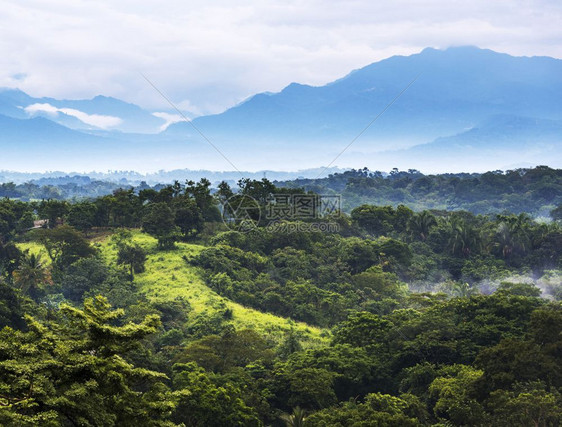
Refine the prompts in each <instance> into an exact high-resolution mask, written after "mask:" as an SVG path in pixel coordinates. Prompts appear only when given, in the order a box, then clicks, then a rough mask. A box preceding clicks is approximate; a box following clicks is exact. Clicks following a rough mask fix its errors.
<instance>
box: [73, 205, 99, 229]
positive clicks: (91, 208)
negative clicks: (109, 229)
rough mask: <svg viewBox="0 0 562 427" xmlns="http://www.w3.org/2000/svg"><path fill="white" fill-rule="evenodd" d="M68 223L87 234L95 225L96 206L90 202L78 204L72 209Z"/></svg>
mask: <svg viewBox="0 0 562 427" xmlns="http://www.w3.org/2000/svg"><path fill="white" fill-rule="evenodd" d="M66 218H67V222H68V224H69V225H71V226H72V227H74V228H76V229H77V230H80V231H83V232H87V231H88V230H90V229H91V228H92V227H93V226H94V223H95V219H96V205H95V204H94V203H90V202H81V203H76V204H75V205H72V206H71V207H70V210H69V211H68V215H67V217H66Z"/></svg>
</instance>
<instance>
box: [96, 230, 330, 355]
mask: <svg viewBox="0 0 562 427" xmlns="http://www.w3.org/2000/svg"><path fill="white" fill-rule="evenodd" d="M133 239H134V241H135V243H137V244H139V245H141V246H142V247H143V248H145V249H146V250H147V252H148V254H149V255H148V259H147V262H146V271H145V272H144V273H142V274H138V275H136V277H135V281H136V282H137V283H138V284H139V285H140V287H141V291H142V292H144V293H145V294H146V296H147V297H148V298H149V299H155V300H172V299H174V298H176V297H182V298H184V299H186V300H187V301H189V303H190V305H191V308H192V311H191V313H190V316H197V315H200V314H203V315H204V314H205V313H208V314H209V315H212V314H213V312H215V311H216V310H220V309H225V308H228V309H230V310H232V314H233V316H232V320H230V321H229V322H230V323H232V324H233V325H234V326H235V327H236V328H238V329H243V328H251V329H254V330H256V331H257V332H259V333H260V334H262V335H264V336H265V337H266V338H268V339H271V340H273V341H276V342H278V341H279V340H280V339H282V338H283V337H284V336H285V334H286V332H287V331H290V330H291V329H294V330H295V331H296V332H299V335H301V337H302V344H303V346H304V347H305V348H308V347H316V346H319V345H322V344H325V343H326V342H327V340H328V337H329V332H328V331H327V330H323V329H320V328H316V327H312V326H310V325H307V324H304V323H301V322H294V321H292V320H290V319H285V318H282V317H279V316H275V315H272V314H268V313H262V312H260V311H257V310H254V309H251V308H248V307H244V306H242V305H240V304H237V303H235V302H232V301H230V300H228V299H226V298H223V297H221V296H220V295H218V294H217V293H216V292H214V291H213V290H212V289H210V288H209V287H208V286H207V285H206V284H205V283H204V281H203V280H202V278H201V276H200V275H199V272H198V270H197V269H196V268H194V267H193V266H190V265H189V264H188V263H187V262H186V260H185V259H184V257H186V258H187V259H189V258H190V257H193V256H194V255H196V254H197V253H199V252H200V251H202V250H203V249H204V246H201V245H196V244H187V243H178V244H177V248H176V249H174V250H169V251H158V250H157V249H156V239H154V238H152V237H150V236H148V235H146V234H144V233H141V232H138V231H134V232H133ZM94 245H95V246H97V247H98V248H99V249H100V250H101V252H102V254H103V256H104V257H105V259H106V260H107V262H109V263H115V260H116V257H117V254H116V248H115V246H114V245H113V244H111V240H110V239H109V238H108V237H107V236H106V237H105V238H103V239H95V240H94Z"/></svg>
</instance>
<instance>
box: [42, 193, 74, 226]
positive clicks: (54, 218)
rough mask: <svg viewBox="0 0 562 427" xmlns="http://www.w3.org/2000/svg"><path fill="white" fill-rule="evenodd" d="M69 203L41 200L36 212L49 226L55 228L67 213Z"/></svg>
mask: <svg viewBox="0 0 562 427" xmlns="http://www.w3.org/2000/svg"><path fill="white" fill-rule="evenodd" d="M68 209H69V204H68V202H67V201H61V200H52V199H50V200H43V201H41V203H40V204H39V208H38V212H39V216H40V217H41V218H44V219H46V220H47V221H48V225H49V228H55V227H56V226H57V225H58V223H59V221H62V220H63V218H64V217H65V215H66V214H67V213H68Z"/></svg>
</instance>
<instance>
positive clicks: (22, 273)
mask: <svg viewBox="0 0 562 427" xmlns="http://www.w3.org/2000/svg"><path fill="white" fill-rule="evenodd" d="M14 284H15V285H16V286H17V287H18V288H19V289H21V290H22V292H23V293H24V294H27V295H29V296H30V297H31V298H32V299H34V300H35V301H38V300H39V297H40V296H41V295H42V294H43V293H44V289H43V286H44V285H47V284H52V280H51V275H50V272H49V270H48V269H47V268H46V266H45V263H44V262H43V260H42V259H41V254H33V253H31V254H30V253H29V250H26V251H25V252H23V256H22V259H21V261H20V265H19V267H18V268H17V270H16V271H15V272H14Z"/></svg>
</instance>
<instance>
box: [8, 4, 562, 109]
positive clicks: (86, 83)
mask: <svg viewBox="0 0 562 427" xmlns="http://www.w3.org/2000/svg"><path fill="white" fill-rule="evenodd" d="M561 24H562V2H560V1H556V0H553V1H548V0H543V1H521V0H510V1H493V0H472V1H466V0H465V1H455V0H446V1H375V0H345V1H320V0H299V1H293V0H237V1H185V0H168V1H166V2H162V1H147V0H144V1H143V0H65V1H63V0H17V1H0V52H1V55H0V86H5V87H19V88H20V89H22V90H24V91H26V92H28V93H29V94H31V95H33V96H52V97H56V98H68V99H76V98H91V97H93V96H95V95H98V94H103V95H109V96H114V97H118V98H121V99H124V100H127V101H130V102H134V103H136V104H139V105H142V106H143V107H146V108H150V109H164V108H166V107H168V106H167V105H166V104H165V102H164V101H163V100H162V99H161V98H160V96H159V95H158V94H157V93H155V91H154V89H152V88H151V87H150V86H148V84H147V83H146V81H144V80H143V78H142V77H141V75H140V74H139V73H140V72H142V73H144V74H145V75H146V76H148V77H149V78H150V79H151V80H152V81H153V83H154V84H155V85H156V86H158V87H159V88H160V89H161V90H162V91H163V92H165V93H166V94H168V95H169V97H170V98H171V99H172V100H173V101H174V102H175V103H177V104H178V105H179V106H180V107H181V108H183V109H187V110H190V111H193V112H195V113H196V114H204V113H212V112H219V111H221V110H223V109H224V108H227V107H229V106H232V105H233V104H235V103H237V102H239V101H241V100H243V99H244V98H246V97H247V96H249V95H252V94H254V93H257V92H262V91H279V90H281V89H282V88H283V87H284V86H286V85H287V84H289V83H290V82H293V81H296V82H299V83H307V84H312V85H321V84H324V83H327V82H329V81H332V80H334V79H336V78H339V77H342V76H343V75H345V74H347V73H348V72H349V71H350V70H352V69H356V68H360V67H362V66H365V65H367V64H369V63H372V62H375V61H377V60H380V59H383V58H386V57H389V56H392V55H407V54H411V53H416V52H419V51H420V50H422V49H423V48H424V47H428V46H429V47H436V48H445V47H448V46H451V45H476V46H479V47H485V48H490V49H494V50H497V51H501V52H507V53H510V54H513V55H527V56H533V55H548V56H553V57H557V58H562V25H561Z"/></svg>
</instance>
